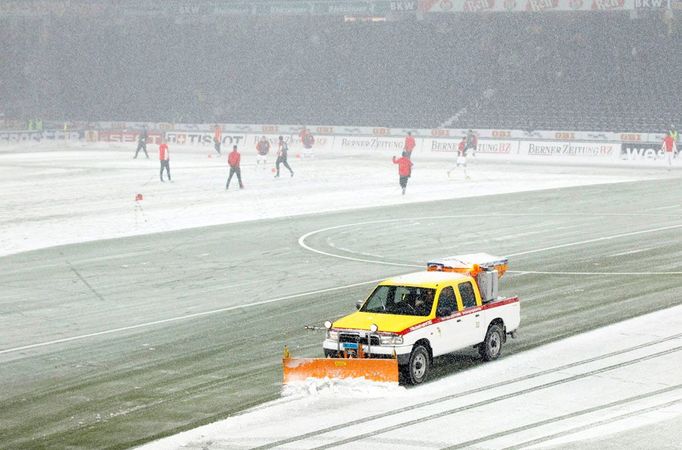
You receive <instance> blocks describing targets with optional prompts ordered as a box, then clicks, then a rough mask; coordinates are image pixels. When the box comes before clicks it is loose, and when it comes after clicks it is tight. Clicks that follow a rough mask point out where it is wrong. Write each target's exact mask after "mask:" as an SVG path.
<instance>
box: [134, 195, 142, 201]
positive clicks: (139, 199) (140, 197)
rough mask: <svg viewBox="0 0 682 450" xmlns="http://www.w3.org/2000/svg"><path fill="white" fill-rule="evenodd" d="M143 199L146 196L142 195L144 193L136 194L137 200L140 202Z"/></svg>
mask: <svg viewBox="0 0 682 450" xmlns="http://www.w3.org/2000/svg"><path fill="white" fill-rule="evenodd" d="M141 200H144V197H143V196H142V194H135V201H136V202H139V201H141Z"/></svg>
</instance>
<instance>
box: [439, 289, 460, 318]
mask: <svg viewBox="0 0 682 450" xmlns="http://www.w3.org/2000/svg"><path fill="white" fill-rule="evenodd" d="M455 311H457V299H456V298H455V291H454V289H452V287H450V286H447V287H444V288H443V290H441V291H440V297H438V310H437V312H436V315H437V316H438V317H445V316H449V315H450V314H452V313H454V312H455Z"/></svg>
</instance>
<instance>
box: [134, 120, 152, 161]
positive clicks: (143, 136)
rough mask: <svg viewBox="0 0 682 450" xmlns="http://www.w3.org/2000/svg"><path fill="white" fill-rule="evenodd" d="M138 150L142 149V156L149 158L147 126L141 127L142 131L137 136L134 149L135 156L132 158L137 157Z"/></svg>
mask: <svg viewBox="0 0 682 450" xmlns="http://www.w3.org/2000/svg"><path fill="white" fill-rule="evenodd" d="M140 150H142V151H144V156H146V157H147V159H149V154H148V153H147V126H146V125H145V126H143V127H142V131H140V135H139V136H138V137H137V150H135V156H134V157H133V159H137V154H138V153H140Z"/></svg>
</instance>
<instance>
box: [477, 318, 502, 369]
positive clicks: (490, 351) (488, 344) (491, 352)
mask: <svg viewBox="0 0 682 450" xmlns="http://www.w3.org/2000/svg"><path fill="white" fill-rule="evenodd" d="M502 342H504V331H502V327H501V326H499V325H497V324H495V325H490V327H488V332H487V333H486V334H485V341H483V342H482V343H481V345H480V346H479V347H478V352H479V353H480V354H481V356H482V357H483V359H484V360H485V361H492V360H494V359H497V358H498V357H499V356H500V355H501V354H502Z"/></svg>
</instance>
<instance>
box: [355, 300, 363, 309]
mask: <svg viewBox="0 0 682 450" xmlns="http://www.w3.org/2000/svg"><path fill="white" fill-rule="evenodd" d="M363 303H365V301H364V300H358V301H357V302H355V309H360V308H362V305H363Z"/></svg>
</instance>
